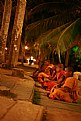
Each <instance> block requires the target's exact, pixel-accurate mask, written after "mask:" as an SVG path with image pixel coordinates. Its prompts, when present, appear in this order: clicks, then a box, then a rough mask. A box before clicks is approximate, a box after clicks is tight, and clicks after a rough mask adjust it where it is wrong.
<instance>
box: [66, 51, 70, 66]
mask: <svg viewBox="0 0 81 121" xmlns="http://www.w3.org/2000/svg"><path fill="white" fill-rule="evenodd" d="M69 54H70V50H67V52H66V58H65V66H66V67H67V66H68V61H69Z"/></svg>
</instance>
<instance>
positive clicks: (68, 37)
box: [58, 19, 81, 53]
mask: <svg viewBox="0 0 81 121" xmlns="http://www.w3.org/2000/svg"><path fill="white" fill-rule="evenodd" d="M80 32H81V19H77V20H76V21H74V22H73V23H72V24H71V25H70V26H68V27H67V28H66V29H65V30H64V31H63V32H62V34H61V36H60V38H59V40H58V47H59V49H60V50H61V52H62V53H63V52H64V51H66V50H67V48H68V46H69V45H70V44H71V43H72V42H73V41H74V40H75V39H76V38H77V36H78V35H79V34H80Z"/></svg>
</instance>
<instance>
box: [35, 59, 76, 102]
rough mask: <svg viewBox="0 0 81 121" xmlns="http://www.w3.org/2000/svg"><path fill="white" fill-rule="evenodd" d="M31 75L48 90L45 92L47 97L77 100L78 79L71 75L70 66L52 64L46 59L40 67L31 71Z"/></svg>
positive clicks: (69, 100) (67, 100)
mask: <svg viewBox="0 0 81 121" xmlns="http://www.w3.org/2000/svg"><path fill="white" fill-rule="evenodd" d="M33 77H34V78H36V79H37V81H38V82H40V83H41V85H42V87H43V88H44V89H45V90H48V91H49V93H48V94H47V96H48V97H49V98H51V99H57V100H62V101H66V102H77V99H78V80H77V79H76V78H75V77H73V68H72V67H65V68H64V66H63V64H57V65H54V64H50V63H49V62H48V61H46V62H45V64H44V66H42V68H41V69H38V70H36V71H35V72H34V73H33Z"/></svg>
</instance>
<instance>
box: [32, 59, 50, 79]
mask: <svg viewBox="0 0 81 121" xmlns="http://www.w3.org/2000/svg"><path fill="white" fill-rule="evenodd" d="M49 64H50V62H49V60H45V62H44V63H43V64H42V65H41V67H40V68H37V69H36V70H35V71H34V72H33V75H32V77H33V78H34V80H36V81H37V79H38V74H39V73H41V72H44V71H45V69H46V68H47V67H48V65H49Z"/></svg>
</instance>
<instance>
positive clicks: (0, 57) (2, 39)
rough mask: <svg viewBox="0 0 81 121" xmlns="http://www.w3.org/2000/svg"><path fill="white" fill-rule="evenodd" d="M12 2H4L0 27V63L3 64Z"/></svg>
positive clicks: (6, 0) (9, 0) (8, 0)
mask: <svg viewBox="0 0 81 121" xmlns="http://www.w3.org/2000/svg"><path fill="white" fill-rule="evenodd" d="M11 9H12V1H11V0H5V5H4V12H3V18H2V25H1V32H0V33H1V34H0V61H1V62H0V63H4V62H5V47H6V42H7V36H8V29H9V22H10V16H11Z"/></svg>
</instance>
